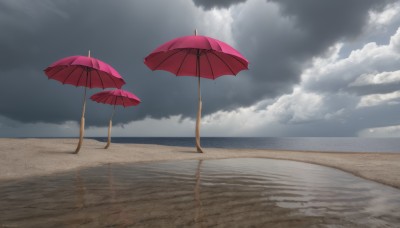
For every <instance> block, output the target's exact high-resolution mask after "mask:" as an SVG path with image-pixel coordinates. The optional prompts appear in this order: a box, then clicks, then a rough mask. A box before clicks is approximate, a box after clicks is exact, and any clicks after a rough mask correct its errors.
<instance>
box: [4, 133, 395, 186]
mask: <svg viewBox="0 0 400 228" xmlns="http://www.w3.org/2000/svg"><path fill="white" fill-rule="evenodd" d="M76 145H77V139H76V138H57V139H38V138H0V181H7V180H18V179H22V178H27V177H32V176H40V175H51V174H53V173H58V172H63V171H70V170H74V169H77V168H83V167H93V166H98V165H103V164H109V163H136V162H155V161H171V160H193V159H197V160H199V159H204V160H206V159H224V158H268V159H280V160H291V161H298V162H306V163H311V164H316V165H322V166H327V167H331V168H335V169H339V170H342V171H345V172H348V173H351V174H353V175H355V176H358V177H362V178H364V179H368V180H372V181H375V182H378V183H381V184H385V185H388V186H391V187H395V188H397V189H400V154H399V153H386V152H385V153H382V152H376V153H373V152H372V153H371V152H349V153H348V152H315V151H285V150H266V149H222V148H204V150H205V152H206V153H205V154H199V153H197V152H195V149H194V147H193V148H191V147H177V146H162V145H155V144H117V143H112V144H111V146H110V148H109V149H108V150H105V149H103V147H104V145H105V143H103V142H99V141H97V140H94V139H85V140H84V142H83V146H82V149H81V151H80V153H79V154H78V155H75V154H72V152H73V151H74V150H75V147H76Z"/></svg>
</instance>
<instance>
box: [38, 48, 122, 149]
mask: <svg viewBox="0 0 400 228" xmlns="http://www.w3.org/2000/svg"><path fill="white" fill-rule="evenodd" d="M44 72H45V74H46V75H47V76H48V78H49V79H54V80H57V81H60V82H61V83H62V84H70V85H74V86H84V87H85V92H84V95H83V107H82V118H81V127H80V131H79V143H78V146H77V148H76V150H75V153H78V152H79V150H80V148H81V145H82V141H83V135H84V131H85V109H86V88H103V89H104V88H121V87H122V85H124V84H125V81H124V79H123V78H122V77H121V75H120V74H119V73H118V72H117V71H116V70H115V69H114V68H113V67H111V66H110V65H108V64H107V63H105V62H103V61H101V60H98V59H95V58H91V57H90V51H89V54H88V56H71V57H66V58H63V59H61V60H58V61H57V62H54V63H53V64H51V65H50V66H49V67H47V68H46V69H45V70H44Z"/></svg>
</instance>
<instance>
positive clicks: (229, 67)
mask: <svg viewBox="0 0 400 228" xmlns="http://www.w3.org/2000/svg"><path fill="white" fill-rule="evenodd" d="M144 63H145V64H146V65H147V66H148V67H149V68H150V69H151V70H165V71H169V72H171V73H173V74H175V75H177V76H200V77H202V78H208V79H216V78H218V77H220V76H222V75H236V74H237V73H239V72H240V71H242V70H247V69H248V64H249V62H248V61H247V59H246V58H244V57H243V56H242V55H241V54H240V53H239V52H238V51H236V50H235V49H234V48H233V47H231V46H229V45H228V44H226V43H224V42H222V41H219V40H216V39H213V38H211V37H207V36H197V35H194V36H184V37H179V38H176V39H173V40H171V41H168V42H167V43H165V44H163V45H161V46H159V47H158V48H156V49H155V50H154V51H153V52H152V53H151V54H149V55H148V56H147V57H146V58H145V60H144Z"/></svg>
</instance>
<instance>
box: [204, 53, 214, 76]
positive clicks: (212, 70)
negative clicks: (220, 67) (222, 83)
mask: <svg viewBox="0 0 400 228" xmlns="http://www.w3.org/2000/svg"><path fill="white" fill-rule="evenodd" d="M205 56H206V58H207V62H208V65H210V69H211V73H212V76H213V80H215V74H214V69H213V67H212V65H211V62H210V59H209V58H208V54H205Z"/></svg>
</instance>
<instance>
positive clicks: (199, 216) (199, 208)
mask: <svg viewBox="0 0 400 228" xmlns="http://www.w3.org/2000/svg"><path fill="white" fill-rule="evenodd" d="M202 163H203V160H199V163H198V165H197V171H196V185H195V187H194V198H195V200H196V214H195V217H194V221H195V222H196V223H197V222H200V225H202V224H201V222H202V220H203V217H204V213H203V204H202V202H201V196H200V181H201V176H200V174H201V164H202Z"/></svg>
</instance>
